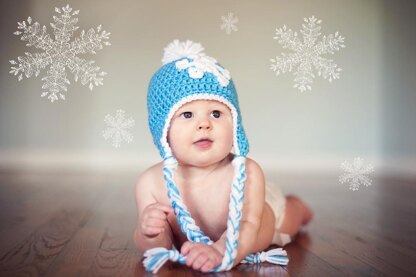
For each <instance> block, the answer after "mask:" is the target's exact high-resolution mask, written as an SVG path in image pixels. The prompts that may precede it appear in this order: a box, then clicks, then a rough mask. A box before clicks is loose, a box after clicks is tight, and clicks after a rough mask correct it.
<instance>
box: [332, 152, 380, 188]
mask: <svg viewBox="0 0 416 277" xmlns="http://www.w3.org/2000/svg"><path fill="white" fill-rule="evenodd" d="M341 168H342V169H343V170H344V171H345V173H343V174H342V175H341V176H339V181H340V182H341V184H344V183H349V184H350V190H353V191H355V190H358V189H359V187H360V185H364V186H366V187H368V186H370V185H371V179H370V178H369V177H368V176H366V175H368V174H370V173H372V172H374V167H373V166H372V165H371V164H369V165H367V166H364V160H363V159H362V158H360V157H357V158H354V161H353V163H352V164H350V163H348V162H347V161H344V162H343V163H342V164H341Z"/></svg>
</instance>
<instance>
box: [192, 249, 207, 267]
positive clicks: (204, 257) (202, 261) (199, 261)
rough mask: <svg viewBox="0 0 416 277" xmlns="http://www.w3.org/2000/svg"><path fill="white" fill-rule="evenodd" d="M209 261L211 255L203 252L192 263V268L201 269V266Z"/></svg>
mask: <svg viewBox="0 0 416 277" xmlns="http://www.w3.org/2000/svg"><path fill="white" fill-rule="evenodd" d="M207 261H209V257H208V255H206V254H205V253H201V254H199V256H198V257H197V258H196V259H195V261H194V262H193V264H192V268H193V269H195V270H200V269H201V267H202V266H203V265H204V264H205V263H206V262H207Z"/></svg>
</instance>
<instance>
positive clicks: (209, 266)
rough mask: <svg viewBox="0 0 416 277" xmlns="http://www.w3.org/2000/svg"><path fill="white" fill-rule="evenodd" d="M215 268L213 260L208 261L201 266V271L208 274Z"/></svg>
mask: <svg viewBox="0 0 416 277" xmlns="http://www.w3.org/2000/svg"><path fill="white" fill-rule="evenodd" d="M213 268H214V264H213V262H212V261H211V260H208V261H206V262H205V263H204V264H203V265H202V266H201V271H202V272H208V271H211V270H212V269H213Z"/></svg>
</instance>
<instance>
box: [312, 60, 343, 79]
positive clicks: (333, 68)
mask: <svg viewBox="0 0 416 277" xmlns="http://www.w3.org/2000/svg"><path fill="white" fill-rule="evenodd" d="M313 65H314V66H315V68H316V70H318V75H319V76H322V77H323V78H324V79H328V80H329V82H332V80H334V79H339V75H340V72H341V71H342V69H341V68H339V67H337V64H336V63H334V62H333V60H331V59H325V58H322V57H316V59H315V60H314V62H313Z"/></svg>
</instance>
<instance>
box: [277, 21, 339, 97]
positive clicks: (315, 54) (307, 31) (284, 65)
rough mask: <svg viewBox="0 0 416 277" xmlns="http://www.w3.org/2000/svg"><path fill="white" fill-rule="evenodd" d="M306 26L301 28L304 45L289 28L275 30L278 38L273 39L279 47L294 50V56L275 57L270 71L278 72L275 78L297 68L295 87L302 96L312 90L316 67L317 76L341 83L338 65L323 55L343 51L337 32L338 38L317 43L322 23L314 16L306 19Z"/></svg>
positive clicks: (323, 38) (324, 37)
mask: <svg viewBox="0 0 416 277" xmlns="http://www.w3.org/2000/svg"><path fill="white" fill-rule="evenodd" d="M304 21H305V23H304V24H302V28H303V29H302V30H301V31H300V33H301V34H302V35H303V41H301V40H300V39H299V37H298V34H297V33H296V32H293V31H292V30H291V29H287V28H286V25H283V28H280V29H276V36H275V37H273V38H274V39H276V40H278V42H279V44H281V45H282V47H283V48H288V49H290V50H293V51H294V53H289V54H285V53H282V54H281V56H276V59H270V61H271V62H272V63H271V65H270V69H272V70H273V71H275V72H276V76H277V75H279V74H280V72H282V73H285V72H287V71H289V72H291V71H292V69H293V68H294V67H296V70H295V72H294V76H295V79H294V81H295V85H294V86H293V87H294V88H298V89H299V90H300V91H301V92H304V91H305V90H312V87H311V85H310V84H312V81H313V78H315V74H313V72H312V71H313V67H314V68H315V69H316V70H317V71H318V75H319V76H322V77H323V78H324V79H327V78H328V79H329V82H332V80H333V79H339V75H340V71H341V70H342V69H341V68H339V67H337V64H335V63H334V62H333V60H331V59H326V58H323V57H321V55H324V54H328V53H329V54H334V51H338V50H340V48H344V47H345V45H344V37H342V36H340V35H339V34H338V32H336V33H335V35H332V34H330V35H328V36H325V35H324V36H323V37H322V40H320V41H319V42H317V39H318V38H319V37H320V35H321V32H320V30H321V26H320V24H321V22H322V20H317V19H316V18H315V17H314V16H312V17H310V18H304Z"/></svg>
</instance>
